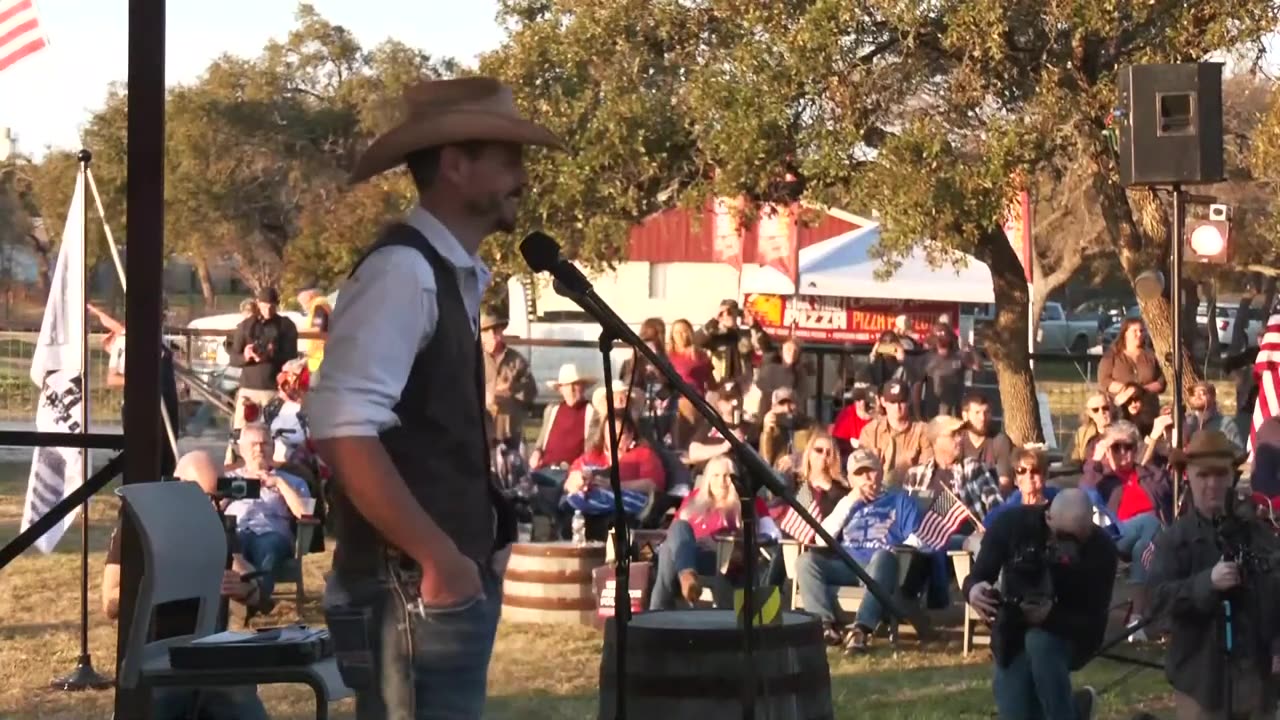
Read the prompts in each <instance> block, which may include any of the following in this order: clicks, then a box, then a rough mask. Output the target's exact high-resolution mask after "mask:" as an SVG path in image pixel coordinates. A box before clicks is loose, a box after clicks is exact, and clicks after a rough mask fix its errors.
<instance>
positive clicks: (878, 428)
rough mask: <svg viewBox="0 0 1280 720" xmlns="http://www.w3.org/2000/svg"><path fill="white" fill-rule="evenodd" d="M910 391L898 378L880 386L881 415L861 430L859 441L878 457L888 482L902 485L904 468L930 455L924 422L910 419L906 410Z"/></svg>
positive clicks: (931, 449)
mask: <svg viewBox="0 0 1280 720" xmlns="http://www.w3.org/2000/svg"><path fill="white" fill-rule="evenodd" d="M910 401H911V390H910V388H909V387H908V386H907V384H906V383H905V382H903V381H901V380H890V381H889V382H887V383H885V384H884V385H883V386H882V387H881V388H880V410H881V415H880V417H878V418H876V419H875V420H872V421H871V422H870V423H868V424H867V426H866V427H864V428H863V429H862V435H861V437H859V438H858V444H859V445H860V446H862V447H864V448H868V449H870V450H871V451H872V452H874V453H876V455H877V456H878V457H879V458H880V463H881V464H882V465H883V466H884V468H885V474H886V475H887V476H888V481H889V483H890V484H891V485H901V484H902V482H903V480H904V479H905V475H906V472H907V469H908V468H910V467H912V466H913V465H919V464H922V463H924V462H926V461H928V460H929V459H930V458H932V457H933V448H932V447H931V445H930V443H929V438H928V433H927V432H926V428H925V424H924V423H922V422H917V421H913V420H912V419H911V412H910V410H909V403H910Z"/></svg>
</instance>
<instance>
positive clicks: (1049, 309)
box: [1036, 302, 1098, 355]
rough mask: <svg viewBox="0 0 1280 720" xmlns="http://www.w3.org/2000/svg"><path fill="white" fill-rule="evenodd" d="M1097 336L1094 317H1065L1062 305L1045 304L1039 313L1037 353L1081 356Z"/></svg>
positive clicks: (1065, 313)
mask: <svg viewBox="0 0 1280 720" xmlns="http://www.w3.org/2000/svg"><path fill="white" fill-rule="evenodd" d="M1097 336H1098V320H1097V318H1096V317H1086V318H1084V319H1076V318H1071V317H1068V316H1067V312H1066V310H1064V309H1063V307H1062V303H1056V302H1047V303H1045V304H1044V310H1042V311H1041V312H1040V323H1039V326H1038V330H1037V332H1036V350H1037V351H1039V352H1070V353H1076V354H1081V355H1083V354H1084V353H1085V352H1088V350H1089V347H1090V346H1091V345H1093V343H1094V339H1095V338H1096V337H1097Z"/></svg>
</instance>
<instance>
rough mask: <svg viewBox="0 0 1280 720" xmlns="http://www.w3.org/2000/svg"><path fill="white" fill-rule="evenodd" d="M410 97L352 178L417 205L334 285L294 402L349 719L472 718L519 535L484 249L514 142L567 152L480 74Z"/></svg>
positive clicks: (508, 189) (521, 173)
mask: <svg viewBox="0 0 1280 720" xmlns="http://www.w3.org/2000/svg"><path fill="white" fill-rule="evenodd" d="M405 104H406V106H407V115H406V118H405V120H404V121H403V122H402V123H401V124H399V125H397V126H396V127H394V128H392V129H391V130H389V131H388V132H386V133H385V134H384V135H382V136H381V137H379V138H378V139H376V140H375V141H374V142H373V144H372V145H370V146H369V148H368V150H367V151H365V153H364V155H363V156H362V157H361V158H360V159H359V160H357V161H356V164H355V167H354V169H353V170H352V173H351V182H353V183H355V182H362V181H365V180H369V179H370V178H373V177H374V176H376V175H378V174H380V173H383V172H385V171H388V170H392V169H394V168H397V167H400V166H407V167H408V170H409V174H410V176H411V177H412V179H413V184H414V186H415V187H416V189H417V192H418V200H419V201H418V204H417V205H416V206H415V207H414V208H413V209H412V210H411V211H410V212H409V214H408V215H407V216H406V217H405V218H404V220H403V221H402V222H401V223H398V224H395V225H392V226H390V227H389V228H387V229H385V230H384V231H383V232H382V234H381V235H380V237H378V238H377V241H376V242H375V243H374V244H373V246H372V247H371V248H370V250H369V251H368V252H367V253H366V254H365V255H364V257H362V258H361V260H360V261H359V262H357V263H356V267H355V269H354V270H353V271H352V273H351V276H350V277H349V278H348V279H347V282H346V283H345V284H344V285H343V287H342V288H341V291H340V293H341V297H342V302H340V303H338V305H337V307H336V308H335V309H334V313H333V317H332V319H331V323H330V328H329V338H328V342H327V343H326V345H325V359H324V364H323V365H322V366H321V368H320V372H319V373H318V376H317V378H316V384H315V387H314V388H313V390H312V392H311V394H310V395H309V396H308V398H307V406H306V409H307V412H308V417H310V418H311V421H312V430H313V433H314V436H315V438H316V441H317V449H318V450H319V452H320V455H321V457H322V458H323V459H324V461H325V462H326V463H328V464H329V466H330V467H331V468H333V471H334V480H335V484H334V486H333V487H334V497H333V504H332V510H333V514H334V515H335V519H336V530H337V532H336V536H337V537H336V540H337V546H338V549H337V551H336V552H335V553H334V558H333V572H332V573H330V575H329V579H328V587H327V588H326V603H325V605H326V618H327V620H328V624H329V629H330V632H331V633H332V634H333V638H334V649H335V654H336V655H337V657H338V663H339V666H340V668H341V669H342V673H343V679H344V680H345V681H346V683H347V685H348V686H350V687H351V688H352V689H353V690H354V691H355V692H356V696H357V703H356V716H357V717H358V718H361V719H362V720H363V719H365V718H385V717H398V718H399V717H405V718H407V717H414V718H417V719H418V720H421V719H423V718H479V717H481V716H482V715H483V712H484V699H485V690H486V676H487V673H488V665H489V658H490V655H491V653H492V649H493V639H494V634H495V632H496V629H497V624H498V613H499V607H500V602H501V600H500V595H501V573H502V570H503V569H504V565H505V555H506V554H507V553H506V546H507V545H509V543H510V542H511V540H513V539H514V534H515V521H514V517H513V516H512V514H511V513H510V512H509V508H508V507H507V506H506V504H505V502H504V501H503V500H502V497H501V495H500V493H498V491H497V489H496V487H494V485H493V482H492V478H491V472H490V469H489V459H490V455H489V451H488V450H489V447H488V442H487V440H486V438H485V432H484V430H485V416H486V410H485V390H484V363H483V357H482V355H483V349H482V348H481V346H480V342H479V337H478V336H479V333H480V301H481V296H482V294H483V293H484V290H485V288H486V287H487V286H488V284H489V281H490V272H489V269H488V268H487V267H485V264H484V262H483V261H481V259H480V257H479V250H480V244H481V242H482V241H483V240H484V238H485V237H487V236H489V235H491V234H493V233H495V232H510V231H512V230H514V229H515V227H516V211H517V209H518V206H519V202H520V198H521V196H522V195H523V193H524V191H525V186H526V184H527V183H528V175H527V174H526V172H525V167H524V147H525V146H526V145H540V146H548V147H553V148H560V147H562V143H561V142H560V140H559V138H557V137H556V136H555V134H553V133H552V132H551V131H550V130H548V129H546V128H545V127H542V126H541V125H538V124H536V123H533V122H531V121H529V120H525V119H523V118H521V117H520V115H519V113H518V112H517V111H516V107H515V101H514V99H513V97H512V93H511V90H510V89H509V88H507V87H506V86H504V85H503V84H501V83H500V82H498V81H497V80H494V79H492V78H484V77H469V78H459V79H454V80H440V81H429V82H422V83H418V84H416V85H413V86H411V87H410V88H408V89H407V90H406V91H405ZM388 579H392V580H394V585H395V587H394V588H393V587H389V586H388V582H387V580H388ZM406 623H407V624H406ZM396 638H402V639H404V641H405V642H396V641H394V640H395V639H396Z"/></svg>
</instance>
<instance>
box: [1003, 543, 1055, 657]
mask: <svg viewBox="0 0 1280 720" xmlns="http://www.w3.org/2000/svg"><path fill="white" fill-rule="evenodd" d="M1048 557H1049V553H1048V548H1046V546H1045V544H1044V543H1034V544H1028V545H1024V546H1022V547H1019V548H1018V549H1017V550H1016V551H1015V552H1014V553H1013V555H1012V557H1010V558H1009V560H1007V561H1006V562H1005V565H1004V567H1003V568H1001V570H1000V578H999V580H997V581H996V588H995V591H996V594H997V596H998V597H999V609H998V610H997V611H996V617H995V621H994V622H993V623H992V628H991V654H992V655H994V656H995V658H996V662H998V663H1000V664H1001V666H1002V667H1003V666H1007V664H1008V663H1009V662H1010V661H1012V660H1013V659H1014V658H1015V657H1017V652H1018V651H1020V649H1021V647H1022V636H1023V635H1024V634H1025V633H1026V630H1027V621H1026V617H1025V616H1024V615H1023V606H1024V605H1041V604H1045V603H1049V602H1052V600H1053V579H1052V577H1051V576H1050V575H1049V562H1048ZM1015 649H1017V651H1015Z"/></svg>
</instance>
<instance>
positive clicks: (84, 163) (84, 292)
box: [53, 150, 111, 690]
mask: <svg viewBox="0 0 1280 720" xmlns="http://www.w3.org/2000/svg"><path fill="white" fill-rule="evenodd" d="M76 159H77V160H79V161H80V182H81V183H82V186H81V199H82V200H83V201H84V202H82V204H81V205H82V207H81V210H82V212H83V213H84V216H83V217H82V218H81V227H80V232H81V233H82V234H81V239H80V252H81V256H80V258H79V261H80V264H81V266H82V267H83V272H82V273H81V274H80V301H81V307H80V313H81V326H80V433H81V434H87V433H88V432H89V203H88V198H87V195H88V193H89V163H90V162H91V161H92V160H93V153H91V152H89V151H88V150H81V151H80V153H79V154H78V155H77V156H76ZM88 477H89V450H88V449H87V448H83V447H82V448H80V480H81V482H83V481H84V479H85V478H88ZM53 686H54V687H55V688H59V689H62V690H101V689H103V688H107V687H110V686H111V682H110V681H109V680H107V679H106V678H104V677H102V676H101V675H99V674H98V673H97V671H95V670H94V669H93V660H92V658H91V657H90V656H89V498H87V497H86V498H85V499H84V504H83V505H81V506H80V658H79V659H78V660H77V661H76V667H75V669H74V670H72V671H71V674H70V675H67V676H66V677H63V678H60V679H58V680H54V681H53Z"/></svg>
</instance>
